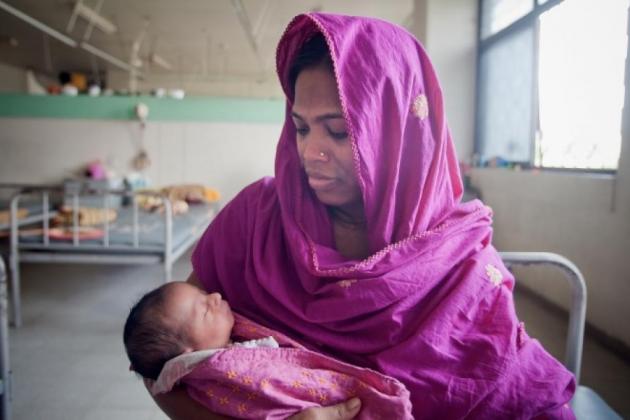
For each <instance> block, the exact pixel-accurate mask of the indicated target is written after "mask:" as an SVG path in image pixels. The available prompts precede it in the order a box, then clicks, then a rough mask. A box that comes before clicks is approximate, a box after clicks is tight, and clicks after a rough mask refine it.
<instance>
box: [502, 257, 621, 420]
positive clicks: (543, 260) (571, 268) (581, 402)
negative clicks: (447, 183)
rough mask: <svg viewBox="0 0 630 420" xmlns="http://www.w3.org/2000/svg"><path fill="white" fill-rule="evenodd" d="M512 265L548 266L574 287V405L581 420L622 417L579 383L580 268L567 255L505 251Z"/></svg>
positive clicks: (568, 356) (569, 353)
mask: <svg viewBox="0 0 630 420" xmlns="http://www.w3.org/2000/svg"><path fill="white" fill-rule="evenodd" d="M500 254H501V258H502V259H503V262H504V263H505V265H506V266H507V267H508V268H511V267H514V266H534V265H536V266H540V265H546V266H551V267H554V268H557V269H559V270H560V271H561V272H562V273H563V274H564V276H565V278H566V279H567V281H568V282H569V285H570V286H571V307H570V309H569V327H568V330H567V344H566V350H565V359H564V365H565V366H566V367H567V369H569V370H570V371H571V372H572V373H573V375H575V381H576V383H577V384H578V386H577V389H576V391H575V395H574V396H573V399H572V400H571V408H572V409H573V412H574V413H575V416H576V417H577V419H578V420H621V416H619V414H617V413H616V412H615V411H614V410H613V409H612V408H611V407H610V406H609V405H608V404H606V402H605V401H604V400H603V399H602V398H601V397H600V396H599V395H597V393H596V392H595V391H593V390H592V389H590V388H588V387H586V386H582V385H579V383H580V373H581V366H582V346H583V342H584V325H585V321H586V283H585V282H584V277H583V276H582V273H581V272H580V270H579V269H578V268H577V267H576V266H575V264H573V263H572V262H571V261H569V260H568V259H567V258H565V257H563V256H560V255H558V254H553V253H549V252H501V253H500Z"/></svg>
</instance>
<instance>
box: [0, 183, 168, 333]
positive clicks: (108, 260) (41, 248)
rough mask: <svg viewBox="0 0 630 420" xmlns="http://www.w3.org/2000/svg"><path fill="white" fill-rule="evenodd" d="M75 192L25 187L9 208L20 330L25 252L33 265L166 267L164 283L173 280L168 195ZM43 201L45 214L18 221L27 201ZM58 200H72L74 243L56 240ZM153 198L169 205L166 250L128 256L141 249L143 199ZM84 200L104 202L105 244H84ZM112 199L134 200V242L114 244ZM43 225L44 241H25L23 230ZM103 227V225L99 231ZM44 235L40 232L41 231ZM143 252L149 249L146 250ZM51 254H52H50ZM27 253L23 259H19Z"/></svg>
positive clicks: (82, 188)
mask: <svg viewBox="0 0 630 420" xmlns="http://www.w3.org/2000/svg"><path fill="white" fill-rule="evenodd" d="M75 187H76V188H74V190H72V191H68V188H67V186H58V185H55V186H50V185H38V186H28V187H24V186H23V187H22V188H20V191H19V192H18V193H16V194H15V195H14V196H13V197H12V199H11V204H10V226H11V232H10V261H9V265H10V269H11V272H12V275H11V303H12V320H13V324H14V325H16V326H20V325H21V301H20V293H21V291H20V281H19V278H20V271H19V270H20V260H21V259H22V260H23V259H24V252H27V253H28V261H31V262H56V263H59V262H74V263H76V262H84V263H105V264H142V263H155V262H163V264H164V269H165V274H164V276H165V280H166V281H169V280H170V279H171V269H172V265H173V262H174V255H173V206H172V203H171V201H170V199H169V198H168V196H166V195H165V194H162V193H157V192H149V191H137V192H134V191H129V190H122V189H119V190H114V189H95V188H89V187H87V186H85V185H79V186H76V185H75ZM33 195H35V196H39V197H40V198H41V214H37V215H33V216H27V217H25V218H24V219H20V220H19V218H18V210H19V205H20V201H21V199H22V198H23V197H25V196H33ZM54 195H59V196H60V197H62V198H63V199H64V202H65V201H66V199H67V198H69V199H70V203H71V215H72V222H71V225H70V227H69V229H70V231H71V232H72V236H71V239H70V243H69V242H68V241H52V240H51V236H50V234H51V226H50V220H51V218H52V217H53V216H55V215H56V214H58V212H57V211H55V210H51V206H50V204H51V197H52V196H54ZM140 196H150V197H158V198H160V200H161V205H163V206H164V215H163V220H164V245H163V246H161V245H160V246H155V247H154V248H153V249H151V251H152V252H153V253H158V254H160V255H161V258H160V257H159V256H156V255H155V254H132V253H127V254H126V253H125V251H133V250H140V248H141V247H142V242H141V241H140V216H139V213H140V212H139V206H138V197H140ZM82 197H92V198H93V197H96V198H97V199H98V197H100V199H101V203H102V206H101V207H98V208H102V209H103V214H104V215H105V217H104V220H103V223H102V230H103V237H102V239H101V240H100V243H99V242H98V241H96V240H94V239H90V242H89V243H85V242H82V240H81V224H80V220H79V211H80V208H81V205H80V204H81V200H80V199H81V198H82ZM112 197H118V198H120V199H123V198H127V199H129V200H130V201H131V206H132V223H131V233H132V240H131V243H129V244H127V243H116V244H112V243H111V240H110V239H111V237H110V235H111V228H112V226H111V225H112V224H111V223H110V221H109V217H108V211H109V210H110V208H112V206H111V204H110V202H111V198H112ZM26 225H30V226H38V225H39V226H41V241H35V240H31V241H24V240H20V227H22V226H26ZM99 228H100V226H99ZM38 234H39V232H38ZM79 250H81V251H91V252H85V253H77V251H79ZM143 250H144V249H143ZM46 251H51V252H46ZM20 254H22V255H20Z"/></svg>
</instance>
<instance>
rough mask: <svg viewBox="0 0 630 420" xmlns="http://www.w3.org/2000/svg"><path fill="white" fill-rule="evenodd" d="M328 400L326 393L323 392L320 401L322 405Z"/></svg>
mask: <svg viewBox="0 0 630 420" xmlns="http://www.w3.org/2000/svg"><path fill="white" fill-rule="evenodd" d="M327 399H328V397H327V396H326V394H325V393H323V392H320V394H319V400H320V401H321V402H322V403H325V402H326V400H327Z"/></svg>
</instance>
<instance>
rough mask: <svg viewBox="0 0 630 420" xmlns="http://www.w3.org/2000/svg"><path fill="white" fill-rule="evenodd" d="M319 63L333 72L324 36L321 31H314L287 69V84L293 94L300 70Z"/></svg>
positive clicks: (310, 67)
mask: <svg viewBox="0 0 630 420" xmlns="http://www.w3.org/2000/svg"><path fill="white" fill-rule="evenodd" d="M319 65H325V66H326V67H327V68H328V69H329V70H330V72H331V73H332V72H333V62H332V58H331V57H330V51H329V50H328V44H327V43H326V38H324V35H323V34H322V33H321V32H318V33H316V34H315V35H314V36H313V37H312V38H310V39H309V40H308V41H306V42H305V43H304V44H303V45H302V47H301V48H300V50H299V51H298V53H297V55H296V56H295V58H294V59H293V63H291V68H290V69H289V86H290V88H291V93H292V94H293V95H295V82H296V81H297V78H298V76H299V75H300V72H301V71H302V70H305V69H312V68H314V67H317V66H319Z"/></svg>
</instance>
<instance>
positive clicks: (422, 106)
mask: <svg viewBox="0 0 630 420" xmlns="http://www.w3.org/2000/svg"><path fill="white" fill-rule="evenodd" d="M411 112H413V115H415V116H416V117H418V118H420V119H421V120H424V119H425V118H426V117H428V116H429V103H428V101H427V97H426V95H424V94H423V93H421V94H420V95H418V96H416V99H414V101H413V104H412V105H411Z"/></svg>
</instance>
